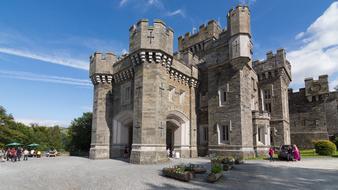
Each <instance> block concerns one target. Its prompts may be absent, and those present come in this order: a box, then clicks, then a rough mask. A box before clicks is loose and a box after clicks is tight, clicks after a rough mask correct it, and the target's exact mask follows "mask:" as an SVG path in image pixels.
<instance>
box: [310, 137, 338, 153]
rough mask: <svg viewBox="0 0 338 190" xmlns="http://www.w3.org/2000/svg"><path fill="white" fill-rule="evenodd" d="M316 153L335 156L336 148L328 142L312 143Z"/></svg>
mask: <svg viewBox="0 0 338 190" xmlns="http://www.w3.org/2000/svg"><path fill="white" fill-rule="evenodd" d="M314 146H315V149H316V153H317V154H319V155H325V156H331V155H333V154H335V152H336V150H337V147H336V145H335V144H334V143H332V142H331V141H329V140H320V141H316V142H314Z"/></svg>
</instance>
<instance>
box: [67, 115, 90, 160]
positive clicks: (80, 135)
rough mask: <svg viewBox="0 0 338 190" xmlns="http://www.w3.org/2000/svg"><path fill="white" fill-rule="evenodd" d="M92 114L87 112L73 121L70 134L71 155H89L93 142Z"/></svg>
mask: <svg viewBox="0 0 338 190" xmlns="http://www.w3.org/2000/svg"><path fill="white" fill-rule="evenodd" d="M92 117H93V115H92V113H90V112H86V113H83V115H82V116H81V117H79V118H76V119H74V120H73V121H72V123H71V125H70V127H69V131H68V134H69V136H70V143H69V147H68V149H69V151H70V152H71V154H77V153H88V152H89V148H90V141H91V128H92Z"/></svg>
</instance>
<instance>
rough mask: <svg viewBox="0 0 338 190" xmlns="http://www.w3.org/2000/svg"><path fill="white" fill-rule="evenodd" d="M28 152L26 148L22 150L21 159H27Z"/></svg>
mask: <svg viewBox="0 0 338 190" xmlns="http://www.w3.org/2000/svg"><path fill="white" fill-rule="evenodd" d="M28 154H29V151H28V150H27V148H26V149H25V150H24V151H23V160H28Z"/></svg>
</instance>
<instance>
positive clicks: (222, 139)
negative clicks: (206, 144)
mask: <svg viewBox="0 0 338 190" xmlns="http://www.w3.org/2000/svg"><path fill="white" fill-rule="evenodd" d="M217 134H218V144H230V142H231V122H229V123H227V124H224V123H223V124H217Z"/></svg>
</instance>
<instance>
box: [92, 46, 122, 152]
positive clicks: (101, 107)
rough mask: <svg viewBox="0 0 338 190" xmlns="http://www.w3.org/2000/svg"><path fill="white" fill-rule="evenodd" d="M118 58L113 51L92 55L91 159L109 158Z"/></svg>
mask: <svg viewBox="0 0 338 190" xmlns="http://www.w3.org/2000/svg"><path fill="white" fill-rule="evenodd" d="M116 60H117V58H116V56H115V55H114V54H113V53H106V54H102V53H98V52H95V53H94V55H92V56H90V69H89V76H90V78H91V80H92V82H93V84H94V100H93V119H92V137H91V145H90V153H89V157H90V158H91V159H108V158H109V147H110V139H109V128H110V126H111V123H110V120H107V118H109V117H110V114H111V113H112V104H111V102H110V101H109V98H108V97H110V94H111V90H112V82H113V81H112V80H113V76H112V75H113V64H114V63H115V62H116Z"/></svg>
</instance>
